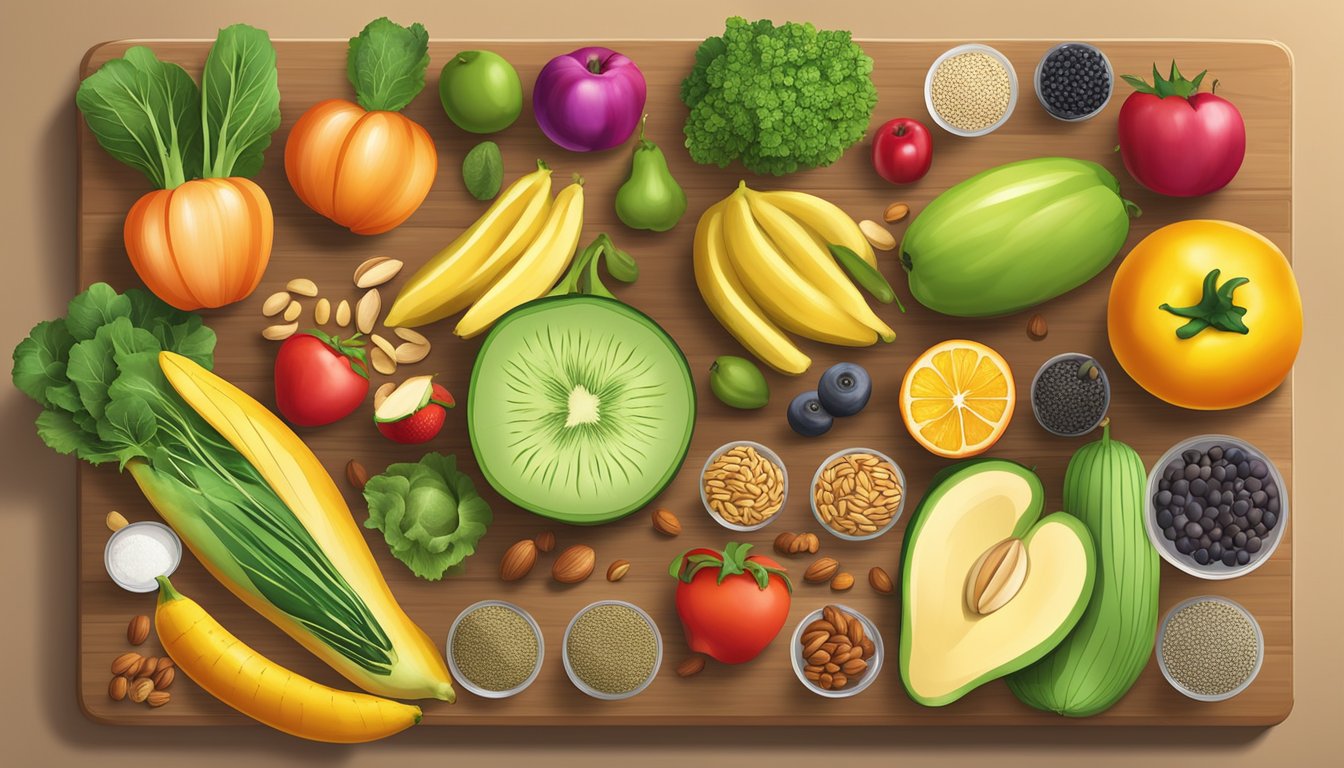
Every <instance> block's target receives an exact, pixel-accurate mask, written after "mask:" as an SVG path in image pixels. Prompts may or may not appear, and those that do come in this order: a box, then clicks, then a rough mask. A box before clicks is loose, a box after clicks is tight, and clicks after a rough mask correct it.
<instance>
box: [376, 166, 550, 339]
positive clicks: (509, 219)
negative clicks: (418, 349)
mask: <svg viewBox="0 0 1344 768" xmlns="http://www.w3.org/2000/svg"><path fill="white" fill-rule="evenodd" d="M550 207H551V169H550V168H547V167H546V166H545V165H544V164H542V163H538V164H537V170H535V171H533V172H532V173H529V174H527V175H526V176H523V177H522V178H520V179H518V180H517V181H515V182H514V183H513V184H510V185H509V188H508V189H506V190H504V192H503V193H501V194H500V196H499V197H498V198H496V199H495V202H494V203H492V204H491V205H490V207H489V208H488V209H487V210H486V212H485V213H483V214H481V217H480V218H479V219H477V220H476V222H475V223H474V224H472V225H471V226H470V227H469V228H467V230H466V231H465V232H463V233H462V234H461V235H458V237H457V239H455V240H453V242H452V243H449V245H448V247H446V248H444V249H443V250H441V251H439V252H438V254H436V255H435V256H434V257H433V258H432V259H430V260H429V261H428V262H427V263H426V264H425V265H424V266H423V267H421V268H420V269H419V270H418V271H417V272H416V273H415V274H414V275H412V276H411V279H410V280H408V281H407V282H406V285H405V286H404V287H403V288H402V289H401V291H400V292H399V293H398V294H397V298H396V300H394V301H393V302H392V308H391V309H389V310H388V312H387V319H386V320H385V321H384V322H386V323H387V324H388V327H407V328H411V327H416V326H420V325H427V324H429V323H432V322H434V321H436V320H442V319H443V318H445V317H448V316H450V315H454V314H456V313H458V312H460V311H462V310H463V309H465V308H466V307H468V306H469V305H471V304H472V302H474V301H476V300H477V299H479V298H480V297H481V295H482V294H483V293H485V291H486V289H487V288H488V287H489V285H490V283H492V282H493V281H494V279H495V278H496V277H497V276H498V275H499V274H500V272H502V271H503V270H504V269H505V268H507V267H508V266H509V265H510V264H512V263H514V262H515V261H516V260H517V259H518V257H519V256H520V255H521V254H522V252H523V250H524V249H525V248H527V246H528V245H530V244H531V243H532V241H533V240H534V239H535V238H536V236H537V233H538V232H540V231H541V227H542V224H543V223H545V221H546V217H547V215H548V214H549V213H550Z"/></svg>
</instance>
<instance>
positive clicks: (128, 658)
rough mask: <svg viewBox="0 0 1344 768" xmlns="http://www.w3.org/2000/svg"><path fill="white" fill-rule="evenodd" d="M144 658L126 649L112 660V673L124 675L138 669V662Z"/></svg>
mask: <svg viewBox="0 0 1344 768" xmlns="http://www.w3.org/2000/svg"><path fill="white" fill-rule="evenodd" d="M144 660H145V657H144V656H141V655H140V654H138V653H136V652H135V651H127V652H126V653H123V654H121V655H120V656H118V657H117V658H115V659H113V660H112V674H114V675H126V674H131V673H134V672H135V671H136V670H138V669H140V662H142V661H144Z"/></svg>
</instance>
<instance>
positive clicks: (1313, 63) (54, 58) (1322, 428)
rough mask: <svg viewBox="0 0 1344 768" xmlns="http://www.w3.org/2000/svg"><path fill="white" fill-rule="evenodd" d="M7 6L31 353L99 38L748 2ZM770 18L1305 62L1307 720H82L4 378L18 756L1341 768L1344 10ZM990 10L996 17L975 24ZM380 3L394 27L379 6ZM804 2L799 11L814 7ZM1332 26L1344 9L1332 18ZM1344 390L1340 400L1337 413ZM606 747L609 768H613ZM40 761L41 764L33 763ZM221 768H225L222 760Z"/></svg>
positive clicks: (68, 587) (60, 506) (684, 20)
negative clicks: (1123, 42) (776, 725)
mask: <svg viewBox="0 0 1344 768" xmlns="http://www.w3.org/2000/svg"><path fill="white" fill-rule="evenodd" d="M16 5H17V4H16V3H15V2H13V0H4V4H3V9H0V38H2V39H0V78H2V79H0V93H3V94H4V96H5V98H6V99H7V100H8V102H9V103H8V105H7V109H6V113H7V114H6V116H5V120H4V121H3V123H0V125H3V126H4V127H3V134H0V135H3V139H4V140H3V143H2V146H3V153H4V154H3V155H2V156H0V160H3V165H0V167H2V168H4V169H5V171H6V172H7V173H8V174H9V178H8V179H7V182H8V183H5V184H0V196H3V201H2V202H0V232H3V233H4V234H3V241H4V244H5V246H6V249H5V254H4V257H3V263H4V264H5V265H6V266H7V267H8V270H9V271H8V274H7V276H6V280H5V283H6V287H7V288H8V289H9V290H8V292H7V295H6V297H5V300H4V301H3V302H0V349H9V348H12V347H13V345H14V344H15V343H17V342H18V340H19V339H20V338H22V336H23V335H24V333H26V331H27V329H28V327H29V326H30V325H32V324H33V323H34V322H36V321H37V320H39V319H44V318H47V317H51V316H54V315H55V314H56V313H57V312H58V311H59V309H60V307H61V306H62V305H63V304H64V302H65V301H66V300H67V299H68V298H69V295H70V293H71V291H72V289H73V286H74V237H75V230H74V180H75V173H74V154H73V152H72V147H73V129H74V121H75V119H76V115H75V110H74V106H73V93H74V87H75V83H76V72H77V68H78V64H79V60H80V58H81V57H82V56H83V54H84V52H85V51H86V50H87V49H88V48H89V47H90V46H91V45H93V44H95V43H97V42H100V41H102V40H107V39H114V38H121V37H203V38H205V37H211V36H213V33H214V31H215V29H217V28H218V27H219V26H222V25H224V24H227V23H231V22H235V21H247V22H249V23H253V24H256V25H259V26H263V27H265V28H267V29H269V30H270V32H271V33H272V35H273V36H275V37H346V36H348V35H349V34H351V32H352V30H357V29H358V28H359V27H360V26H362V25H363V24H364V23H365V22H367V21H368V18H369V17H370V16H372V15H374V13H387V14H389V15H391V16H393V17H394V18H397V19H400V20H403V21H406V20H410V19H412V18H414V19H418V20H420V21H423V22H424V23H425V24H426V26H427V27H428V28H429V29H430V31H431V34H432V35H434V36H435V37H452V38H463V39H465V38H501V37H507V38H545V37H564V38H572V39H579V38H582V39H600V38H616V37H627V38H628V37H688V38H692V37H693V38H700V37H704V36H706V35H709V34H714V33H716V32H717V31H719V30H720V29H721V28H722V27H721V24H722V17H723V15H724V14H725V11H723V10H719V9H720V8H725V7H729V6H728V5H727V4H723V3H715V2H710V1H706V0H679V1H678V2H675V3H663V4H657V3H639V2H635V0H625V1H624V2H622V3H620V4H619V5H616V4H613V7H612V8H611V9H607V10H604V9H599V8H598V7H597V4H595V3H583V4H582V5H583V6H584V8H583V9H582V10H580V9H578V6H579V4H578V3H574V4H573V6H574V7H566V6H563V5H560V4H558V3H554V2H546V3H536V4H535V5H536V8H535V9H533V8H529V7H525V5H531V3H526V4H525V3H524V2H523V0H513V2H495V3H472V4H469V5H468V6H467V7H463V8H455V7H454V6H455V5H457V4H454V3H450V2H445V1H444V0H439V1H438V2H421V3H411V2H380V3H378V4H377V5H376V6H372V5H370V4H361V3H357V2H348V1H347V2H342V1H337V0H327V1H326V2H322V3H320V4H312V5H308V4H300V3H283V2H276V0H267V1H265V2H256V3H253V2H239V1H236V0H235V1H234V2H229V3H227V4H225V3H221V4H219V5H217V6H197V5H195V4H190V3H182V2H180V0H179V2H145V3H132V2H129V1H126V2H121V3H103V2H97V3H94V2H89V3H87V7H84V6H85V5H86V4H83V3H67V2H60V1H59V0H45V1H39V2H28V3H25V4H24V7H22V8H19V7H15V6H16ZM930 5H933V4H932V3H929V4H920V3H893V2H885V3H871V4H869V3H865V4H862V5H860V4H850V5H848V6H846V5H844V4H840V3H832V4H817V3H815V2H808V3H779V2H776V3H763V2H751V3H747V2H739V3H736V4H732V5H731V12H735V13H741V14H743V15H746V16H748V17H755V16H761V15H770V16H772V17H774V18H776V19H777V20H782V19H785V18H797V19H807V20H810V21H813V22H815V23H818V24H819V25H823V26H835V27H845V28H850V29H854V30H856V31H857V32H858V33H859V35H860V36H862V37H947V38H964V39H974V38H986V37H999V38H1002V37H1045V38H1051V37H1053V38H1063V37H1071V38H1079V37H1081V38H1087V37H1152V36H1163V37H1226V38H1250V37H1256V38H1273V39H1277V40H1280V41H1282V42H1283V43H1285V44H1286V45H1287V46H1288V47H1289V48H1291V49H1292V51H1293V54H1294V57H1295V61H1296V83H1295V87H1296V89H1297V98H1296V100H1295V101H1296V103H1297V114H1296V116H1295V117H1296V119H1295V126H1296V134H1295V143H1296V158H1297V161H1296V163H1295V168H1294V174H1295V179H1296V188H1295V192H1296V199H1295V230H1294V254H1295V257H1296V267H1297V271H1298V277H1299V282H1300V283H1301V285H1302V287H1303V294H1304V299H1305V302H1306V306H1307V314H1308V323H1307V326H1308V331H1307V338H1306V343H1305V345H1304V347H1303V351H1302V355H1301V357H1300V358H1299V365H1298V368H1297V374H1298V375H1297V376H1296V382H1297V383H1296V387H1297V391H1296V397H1297V398H1298V401H1297V413H1298V423H1297V425H1296V427H1297V434H1298V437H1297V444H1296V449H1297V452H1296V456H1295V470H1296V471H1295V474H1296V482H1295V485H1296V499H1295V507H1294V509H1295V510H1296V511H1297V512H1298V514H1296V515H1294V526H1295V528H1294V538H1295V540H1296V541H1295V543H1296V553H1295V554H1296V558H1295V559H1296V560H1297V562H1296V563H1295V566H1296V573H1295V576H1296V578H1295V582H1296V584H1297V595H1296V599H1297V604H1296V608H1297V610H1296V613H1297V623H1296V626H1295V636H1296V654H1297V663H1296V691H1297V706H1296V709H1295V711H1294V714H1293V715H1292V716H1291V717H1290V718H1289V719H1288V720H1287V722H1285V723H1284V724H1283V725H1281V726H1279V727H1277V728H1275V729H1272V730H1269V731H1265V732H1260V731H1255V730H1246V729H1239V730H1235V731H1233V730H1224V731H1194V732H1189V731H1181V730H1167V731H1162V732H1158V731H1139V730H1135V731H1123V730H1114V729H1110V730H1104V731H1101V730H1096V729H1086V728H1084V729H1069V730H1064V729H1055V730H1048V731H1041V730H1036V731H1020V732H1012V731H1003V730H985V731H979V732H975V733H967V732H964V731H953V730H948V731H938V730H898V729H885V730H879V729H855V730H849V731H842V732H836V731H834V730H831V731H826V732H808V731H798V730H783V729H768V728H765V729H731V730H729V729H722V730H706V729H696V730H694V731H690V730H682V729H661V730H660V729H633V730H619V731H618V730H597V729H591V730H575V729H568V730H563V731H561V730H525V729H476V730H473V731H471V732H466V731H456V730H435V731H428V730H426V731H422V732H414V731H413V732H411V733H408V734H405V735H403V736H402V737H400V738H398V739H397V740H396V741H394V742H391V743H385V744H380V745H374V746H367V747H360V748H335V747H321V746H315V745H307V744H301V743H297V742H295V741H293V740H291V739H288V738H286V737H282V736H278V735H276V734H272V733H269V732H265V731H263V730H261V729H253V728H247V729H228V730H222V731H221V730H203V729H189V728H184V729H172V730H163V729H156V730H153V731H150V730H146V729H113V728H106V727H100V726H96V725H93V724H91V723H89V722H87V721H85V720H84V719H83V718H82V716H81V715H80V714H79V711H78V709H77V708H76V705H75V696H74V672H73V669H74V668H73V658H74V647H73V646H74V625H75V622H74V599H73V585H74V570H73V568H72V566H71V560H72V558H73V555H74V537H73V523H74V498H73V486H72V480H73V474H74V473H73V463H72V462H70V461H68V460H64V459H61V458H60V457H57V456H55V455H54V454H52V453H50V452H49V451H46V450H44V449H42V448H41V447H40V445H39V444H38V443H37V442H36V441H34V440H33V438H32V437H31V426H30V424H31V419H32V417H33V415H34V410H33V408H32V406H31V404H30V403H28V402H26V400H24V399H23V398H22V397H21V396H20V395H19V394H18V393H17V392H15V391H14V390H13V389H12V388H11V387H9V386H8V385H7V383H6V384H0V430H3V431H2V432H0V434H4V435H5V438H6V443H7V445H6V448H5V450H4V455H5V457H6V460H5V461H4V462H0V484H3V485H2V487H4V488H5V489H6V490H7V493H8V495H9V498H8V499H7V500H6V502H5V503H4V504H3V505H0V514H3V515H4V532H3V534H2V535H0V547H2V548H3V553H4V555H5V556H4V557H3V558H0V578H3V581H2V582H0V583H3V584H4V585H5V586H6V587H7V588H8V589H9V592H8V594H7V595H6V596H5V600H4V607H5V609H6V610H5V611H4V614H3V616H4V628H3V629H2V630H0V652H2V655H0V658H3V659H6V660H7V662H8V663H7V664H6V665H5V667H6V670H7V672H8V674H7V675H6V676H5V684H4V689H5V695H3V696H0V702H3V703H0V723H3V725H0V739H3V740H2V741H0V743H3V744H5V750H6V751H5V755H6V762H9V760H10V759H13V758H19V760H20V763H19V764H23V765H60V766H64V765H71V764H74V763H75V762H76V761H84V760H96V761H98V762H99V763H101V764H103V765H109V766H110V765H143V764H146V763H149V762H150V761H153V762H154V763H174V762H178V761H187V760H190V761H191V762H192V764H193V765H201V766H204V765H208V764H211V763H213V762H215V761H218V764H221V765H222V764H225V761H226V760H227V761H229V762H230V763H236V762H238V761H239V760H246V761H248V762H249V763H251V764H253V765H268V764H277V765H278V764H285V765H308V764H313V765H317V764H329V763H333V762H335V763H339V764H342V765H374V764H378V765H386V764H390V763H391V762H392V761H393V760H396V761H400V762H403V763H406V764H421V763H428V762H429V761H431V760H432V761H435V762H443V761H456V762H463V763H474V762H477V761H489V762H490V763H497V764H504V765H509V764H519V763H521V762H522V761H523V760H532V761H537V762H545V763H547V764H558V763H562V762H571V761H572V762H575V763H577V762H578V761H579V760H581V759H582V760H584V762H586V763H592V762H596V761H598V760H601V761H602V762H606V761H613V762H623V763H631V762H634V761H640V762H642V763H644V764H648V765H653V764H672V763H674V762H675V763H678V764H685V763H686V762H688V761H691V760H699V761H702V762H704V763H709V764H716V763H718V762H721V761H726V760H730V759H731V760H743V761H746V760H753V761H755V760H760V761H762V762H766V761H768V762H769V763H772V764H778V765H785V764H789V763H793V762H798V763H803V762H807V763H811V764H815V763H817V762H818V761H825V762H838V761H839V760H840V759H847V760H862V759H864V758H867V759H870V760H871V759H877V758H879V757H885V758H887V759H893V758H895V759H905V760H911V759H913V760H914V761H916V763H917V764H920V765H966V764H970V763H971V761H973V760H976V759H983V760H993V761H994V762H995V763H996V764H1000V765H1003V764H1019V765H1033V766H1037V765H1039V766H1044V765H1052V764H1060V765H1074V764H1077V762H1079V761H1080V760H1082V759H1087V760H1088V761H1089V762H1092V763H1095V764H1097V765H1112V764H1113V765H1120V764H1125V765H1129V764H1132V763H1133V762H1134V761H1136V760H1138V761H1144V762H1147V763H1149V764H1168V763H1176V762H1177V761H1181V762H1186V761H1195V760H1199V761H1206V760H1207V761H1210V762H1214V763H1215V764H1220V765H1237V764H1247V765H1250V764H1288V765H1316V764H1324V763H1325V762H1326V760H1327V759H1328V755H1329V754H1336V755H1338V751H1337V750H1336V749H1335V748H1334V747H1333V746H1332V742H1333V741H1334V740H1335V736H1336V733H1335V731H1336V730H1337V729H1338V727H1339V714H1338V713H1339V711H1340V708H1341V704H1342V703H1344V702H1342V701H1341V698H1342V694H1344V673H1342V672H1341V661H1340V658H1341V657H1340V655H1339V649H1340V640H1339V638H1340V636H1341V633H1344V620H1341V618H1340V608H1341V606H1344V597H1342V595H1341V587H1340V580H1339V579H1338V577H1337V575H1336V574H1337V573H1338V568H1337V567H1336V563H1337V562H1338V550H1339V547H1340V544H1341V543H1344V523H1341V515H1340V510H1339V506H1338V504H1337V503H1336V502H1335V501H1334V499H1333V498H1331V497H1329V496H1327V493H1328V489H1329V488H1330V485H1329V483H1330V482H1331V480H1332V479H1333V478H1332V475H1337V474H1338V473H1339V472H1340V470H1341V469H1344V462H1341V460H1340V455H1339V452H1338V448H1337V441H1336V440H1335V439H1333V438H1334V435H1335V434H1337V433H1339V432H1341V431H1342V429H1341V428H1344V416H1341V411H1340V410H1338V409H1337V408H1335V409H1332V406H1333V405H1334V403H1335V402H1336V401H1337V399H1338V397H1337V396H1338V392H1339V383H1338V379H1337V378H1336V377H1337V376H1338V375H1339V373H1341V370H1342V369H1341V366H1340V365H1339V364H1338V363H1336V362H1335V361H1334V360H1333V359H1332V358H1331V357H1330V353H1331V351H1332V350H1333V349H1337V348H1338V347H1339V344H1338V341H1337V340H1336V339H1335V338H1334V337H1333V336H1332V334H1331V326H1332V324H1337V323H1339V322H1341V321H1344V309H1342V308H1341V302H1340V301H1339V300H1338V299H1336V298H1334V297H1333V296H1331V295H1330V294H1329V290H1330V286H1331V284H1332V283H1334V282H1337V281H1340V280H1344V261H1342V260H1341V259H1342V257H1341V251H1344V249H1342V248H1341V242H1340V241H1341V238H1340V237H1339V235H1338V234H1337V231H1336V227H1337V221H1336V220H1337V219H1338V212H1337V207H1338V201H1339V193H1338V189H1337V187H1335V186H1334V185H1333V184H1332V182H1333V181H1334V176H1335V175H1336V174H1337V173H1338V172H1339V171H1340V170H1341V168H1340V165H1341V162H1342V161H1344V152H1341V150H1340V149H1339V146H1338V143H1337V141H1338V140H1337V137H1336V133H1337V130H1338V126H1339V125H1340V124H1341V118H1344V106H1342V105H1341V101H1340V99H1339V96H1338V79H1337V78H1338V71H1339V69H1340V67H1341V64H1344V61H1341V54H1340V53H1339V49H1338V47H1337V41H1336V40H1335V39H1334V36H1335V35H1336V34H1337V31H1338V30H1339V29H1340V26H1341V22H1344V11H1341V10H1340V9H1339V8H1338V6H1337V5H1336V4H1335V3H1327V2H1323V1H1322V0H1314V1H1312V0H1292V1H1288V0H1280V2H1277V3H1274V4H1271V5H1266V4H1264V3H1260V2H1243V1H1242V0H1236V1H1235V2H1234V1H1233V0H1228V1H1227V2H1223V3H1220V4H1218V5H1217V6H1216V7H1215V6H1214V4H1212V3H1200V4H1192V5H1197V6H1199V7H1188V8H1187V7H1177V6H1176V5H1175V4H1172V3H1169V2H1151V1H1150V0H1129V1H1128V2H1125V3H1124V4H1120V3H1115V4H1114V5H1110V6H1100V5H1098V4H1096V3H1082V2H1078V0H1073V1H1072V2H1069V3H1049V4H1047V3H1033V4H1032V6H1033V10H1031V11H1023V10H1021V8H1020V6H1021V5H1023V4H1021V3H1004V2H972V1H971V0H963V2H960V3H955V4H952V3H948V4H939V5H940V7H938V8H932V7H927V6H930ZM976 6H983V7H976ZM375 7H376V8H377V11H374V10H372V8H375ZM795 8H796V11H795V10H794V9H795ZM1326 9H1329V10H1326ZM1331 395H1334V397H1331ZM599 750H600V753H599ZM25 758H26V759H25ZM212 758H213V760H212ZM1335 759H1337V758H1335Z"/></svg>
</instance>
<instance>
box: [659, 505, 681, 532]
mask: <svg viewBox="0 0 1344 768" xmlns="http://www.w3.org/2000/svg"><path fill="white" fill-rule="evenodd" d="M653 530H655V531H657V532H659V533H661V534H663V535H664V536H679V535H680V534H681V521H680V520H678V519H677V516H676V515H674V514H672V510H670V509H667V508H666V507H659V508H657V509H655V510H654V511H653Z"/></svg>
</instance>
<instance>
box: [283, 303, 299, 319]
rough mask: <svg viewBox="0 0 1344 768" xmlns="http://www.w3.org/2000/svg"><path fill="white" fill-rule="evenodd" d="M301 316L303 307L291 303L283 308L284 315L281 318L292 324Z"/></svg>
mask: <svg viewBox="0 0 1344 768" xmlns="http://www.w3.org/2000/svg"><path fill="white" fill-rule="evenodd" d="M301 314H303V305H302V304H300V303H299V302H297V301H291V302H289V306H287V307H285V314H284V315H282V317H284V318H285V322H286V323H292V322H294V321H295V320H298V319H299V315H301Z"/></svg>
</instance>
